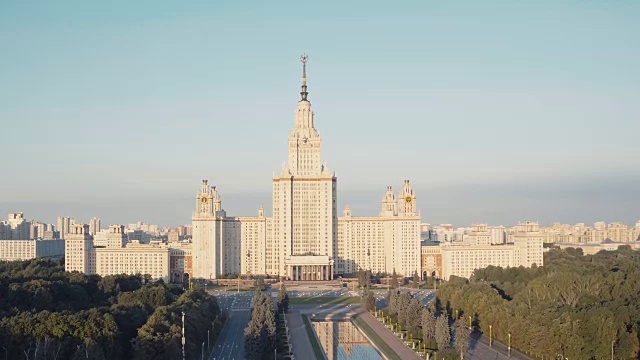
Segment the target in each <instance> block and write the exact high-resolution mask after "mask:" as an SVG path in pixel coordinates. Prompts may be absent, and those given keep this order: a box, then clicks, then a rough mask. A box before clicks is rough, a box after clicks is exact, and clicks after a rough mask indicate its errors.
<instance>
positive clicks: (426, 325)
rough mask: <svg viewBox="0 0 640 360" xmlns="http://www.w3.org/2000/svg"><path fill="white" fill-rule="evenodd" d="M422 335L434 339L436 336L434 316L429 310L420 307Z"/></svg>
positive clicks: (424, 337)
mask: <svg viewBox="0 0 640 360" xmlns="http://www.w3.org/2000/svg"><path fill="white" fill-rule="evenodd" d="M421 320H422V321H421V322H422V324H421V325H422V337H423V339H425V340H426V339H434V338H435V337H436V317H435V315H434V314H433V312H431V310H429V309H427V308H424V309H422V319H421Z"/></svg>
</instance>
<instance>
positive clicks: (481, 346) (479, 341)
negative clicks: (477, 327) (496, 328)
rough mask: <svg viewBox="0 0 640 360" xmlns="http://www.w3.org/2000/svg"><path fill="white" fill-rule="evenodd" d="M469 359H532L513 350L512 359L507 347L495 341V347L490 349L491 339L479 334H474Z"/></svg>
mask: <svg viewBox="0 0 640 360" xmlns="http://www.w3.org/2000/svg"><path fill="white" fill-rule="evenodd" d="M468 353H469V359H473V360H507V359H509V360H510V359H517V360H529V359H531V358H530V357H528V356H526V355H524V354H522V353H521V352H519V351H516V350H513V349H511V357H509V356H507V354H508V349H507V346H506V345H504V344H502V343H499V342H496V341H494V342H493V347H489V338H488V337H486V336H484V335H481V334H479V333H474V334H473V336H472V339H471V346H470V348H469V351H468Z"/></svg>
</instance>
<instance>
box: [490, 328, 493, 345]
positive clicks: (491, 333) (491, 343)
mask: <svg viewBox="0 0 640 360" xmlns="http://www.w3.org/2000/svg"><path fill="white" fill-rule="evenodd" d="M492 330H493V329H492V326H491V325H489V347H492V346H493V342H492V341H491V340H492V337H493V331H492Z"/></svg>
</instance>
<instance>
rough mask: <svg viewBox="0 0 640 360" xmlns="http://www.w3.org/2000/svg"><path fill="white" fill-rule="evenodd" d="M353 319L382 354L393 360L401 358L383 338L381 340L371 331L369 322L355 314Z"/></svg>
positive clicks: (400, 359)
mask: <svg viewBox="0 0 640 360" xmlns="http://www.w3.org/2000/svg"><path fill="white" fill-rule="evenodd" d="M354 321H355V322H356V323H357V324H358V326H359V327H360V328H361V329H362V331H364V332H365V333H366V334H367V336H368V337H369V339H371V340H372V341H373V342H374V343H375V344H376V346H378V348H380V349H381V350H382V351H383V352H384V354H385V355H386V356H387V357H388V358H390V359H393V360H402V358H400V356H398V354H396V352H395V351H393V349H392V348H391V347H390V346H389V345H387V343H386V342H384V340H382V338H380V336H379V335H378V334H377V333H376V332H375V331H373V329H372V328H371V327H370V326H369V324H367V323H366V322H365V321H364V320H362V319H361V318H360V316H356V317H355V318H354Z"/></svg>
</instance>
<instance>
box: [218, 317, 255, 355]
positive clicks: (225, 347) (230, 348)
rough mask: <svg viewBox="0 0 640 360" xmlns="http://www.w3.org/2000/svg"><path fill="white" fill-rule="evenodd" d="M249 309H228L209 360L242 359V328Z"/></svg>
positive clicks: (247, 318) (245, 324) (247, 319)
mask: <svg viewBox="0 0 640 360" xmlns="http://www.w3.org/2000/svg"><path fill="white" fill-rule="evenodd" d="M248 323H249V310H232V311H229V318H228V319H227V322H226V323H225V325H224V328H223V329H222V332H221V333H220V337H219V338H218V341H217V342H216V345H215V349H214V351H213V354H211V358H210V359H211V360H244V328H245V327H247V324H248Z"/></svg>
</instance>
